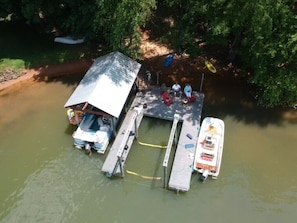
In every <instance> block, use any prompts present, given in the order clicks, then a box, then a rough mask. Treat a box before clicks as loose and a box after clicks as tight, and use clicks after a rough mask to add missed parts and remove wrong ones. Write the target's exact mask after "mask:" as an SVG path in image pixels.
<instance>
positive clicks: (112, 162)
mask: <svg viewBox="0 0 297 223" xmlns="http://www.w3.org/2000/svg"><path fill="white" fill-rule="evenodd" d="M193 95H194V96H196V101H195V102H190V103H184V102H183V100H184V98H183V97H178V96H172V97H173V103H172V104H171V105H169V106H167V105H166V104H165V103H164V102H163V100H162V88H161V87H151V88H150V89H149V90H145V91H141V92H138V93H137V95H136V97H135V99H134V101H133V103H132V105H131V109H130V110H129V112H128V113H127V114H126V117H125V119H124V121H123V124H122V126H121V128H120V130H119V132H118V135H117V137H116V139H115V141H114V143H113V145H112V147H111V149H110V152H109V154H108V156H107V158H106V160H105V162H104V164H103V167H102V171H103V172H105V173H106V175H107V176H112V175H114V174H121V175H122V176H124V171H123V170H121V166H122V164H123V163H124V162H125V159H126V157H127V155H128V153H129V150H130V147H131V145H132V143H133V140H134V138H135V137H136V136H137V128H138V126H139V125H140V122H141V119H142V117H143V115H144V116H149V117H153V118H160V119H165V120H169V121H174V120H175V119H176V117H177V116H178V117H179V121H180V122H182V128H181V132H180V134H179V138H178V143H177V149H176V151H175V158H174V160H173V166H172V169H171V173H170V177H169V180H168V181H167V179H166V181H167V182H165V187H166V188H169V189H172V190H176V191H188V190H189V189H190V182H191V176H192V172H193V167H192V165H193V161H194V153H195V148H196V143H197V139H198V132H199V128H200V121H201V113H202V108H203V101H204V94H202V93H198V92H193ZM135 109H136V110H135ZM140 110H141V112H139V111H140ZM137 111H138V112H137ZM137 114H138V115H137ZM135 120H136V121H135ZM131 123H132V124H131ZM136 126H137V127H136ZM131 133H133V134H132V135H131ZM171 138H172V137H171ZM169 140H170V141H172V139H169ZM168 143H170V142H168ZM121 153H122V156H121ZM169 153H170V152H169ZM169 155H170V154H166V156H169ZM167 158H168V157H167ZM164 162H165V159H164ZM164 175H165V174H164ZM164 178H165V177H164Z"/></svg>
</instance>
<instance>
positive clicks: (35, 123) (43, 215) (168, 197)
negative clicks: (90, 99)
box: [0, 81, 297, 223]
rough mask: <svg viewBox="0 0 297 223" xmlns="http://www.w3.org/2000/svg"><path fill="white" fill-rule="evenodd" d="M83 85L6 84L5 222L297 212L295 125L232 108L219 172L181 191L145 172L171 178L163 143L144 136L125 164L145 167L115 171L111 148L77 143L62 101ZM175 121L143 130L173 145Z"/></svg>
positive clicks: (257, 216)
mask: <svg viewBox="0 0 297 223" xmlns="http://www.w3.org/2000/svg"><path fill="white" fill-rule="evenodd" d="M74 88H75V83H65V82H63V81H56V82H51V83H38V84H37V83H35V84H30V85H27V84H26V83H24V84H23V87H22V88H21V89H18V90H5V91H2V92H0V104H1V110H2V114H1V116H0V177H1V187H0V205H1V206H0V222H3V223H4V222H5V223H18V222H22V223H26V222H28V223H32V222H42V223H43V222H51V223H52V222H65V223H68V222H69V223H70V222H71V223H75V222H77V223H82V222H127V223H128V222H142V223H144V222H149V223H151V222H171V223H175V222H176V223H180V222H220V223H225V222H226V223H232V222H241V223H245V222H247V223H250V222H270V223H273V222H275V223H279V222H286V223H290V222H295V221H296V218H297V212H296V210H297V175H296V174H295V169H296V168H297V163H296V160H297V143H296V138H297V131H296V130H297V127H296V125H294V124H289V123H286V122H282V123H281V124H275V123H268V124H267V125H265V126H263V125H259V124H257V122H253V123H246V122H245V121H237V120H236V119H235V118H234V117H233V116H232V115H231V113H230V115H228V113H227V114H226V115H224V117H223V118H222V119H223V120H224V121H225V125H226V135H225V146H224V154H223V163H222V169H221V174H220V176H219V179H218V180H215V181H214V180H211V179H209V180H208V181H207V182H206V183H205V184H201V183H200V182H198V176H197V175H194V176H193V178H192V184H191V189H190V191H189V192H187V193H181V194H178V195H177V194H175V193H174V192H172V191H168V190H164V189H163V182H162V181H161V180H151V179H146V178H143V177H140V175H141V176H159V177H163V176H162V173H163V169H162V162H163V157H164V152H165V151H164V149H158V148H151V147H144V146H141V145H139V144H138V143H137V142H135V143H134V146H133V149H132V151H131V153H130V155H129V157H128V159H127V165H126V169H127V170H129V171H131V172H133V173H136V174H126V176H125V178H124V179H120V178H115V179H108V178H106V177H105V176H104V175H103V174H102V173H101V171H100V170H101V166H102V165H103V162H104V159H105V156H102V155H99V154H94V155H93V156H91V157H89V156H86V155H85V154H84V153H83V152H80V151H77V150H75V149H74V148H73V146H72V138H71V134H72V132H73V130H74V127H72V126H69V125H68V122H67V118H66V112H65V109H64V108H63V105H64V103H65V102H66V100H67V99H68V97H69V96H70V94H71V93H72V91H73V89H74ZM233 109H234V108H233ZM212 113H213V114H215V113H216V111H215V110H214V111H212ZM204 115H207V114H204ZM170 127H171V123H170V122H167V121H160V120H159V121H156V120H153V119H149V118H145V119H144V120H143V122H142V124H141V127H140V137H139V138H140V140H141V141H143V142H147V143H154V144H159V145H164V144H166V143H167V140H168V136H169V133H170ZM137 174H138V175H137Z"/></svg>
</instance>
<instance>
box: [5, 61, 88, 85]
mask: <svg viewBox="0 0 297 223" xmlns="http://www.w3.org/2000/svg"><path fill="white" fill-rule="evenodd" d="M91 64H92V60H78V61H71V62H66V63H61V64H51V65H46V66H43V67H39V68H31V69H25V70H24V71H23V74H20V75H19V76H17V77H15V78H11V79H9V80H7V79H4V81H2V82H1V83H0V91H3V90H5V89H7V88H11V87H13V86H15V85H17V84H21V83H22V82H27V81H42V80H44V81H46V80H48V79H51V78H54V77H60V76H64V75H71V74H78V73H85V72H87V70H88V69H89V67H90V66H91Z"/></svg>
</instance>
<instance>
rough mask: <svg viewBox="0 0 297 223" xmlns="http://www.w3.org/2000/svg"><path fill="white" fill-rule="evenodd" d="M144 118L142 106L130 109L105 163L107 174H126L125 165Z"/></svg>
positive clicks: (104, 168) (103, 168)
mask: <svg viewBox="0 0 297 223" xmlns="http://www.w3.org/2000/svg"><path fill="white" fill-rule="evenodd" d="M142 118H143V112H142V108H138V107H136V108H134V109H132V110H129V111H128V113H127V114H126V116H125V119H124V121H123V123H122V125H121V127H120V130H119V131H118V134H117V136H116V138H115V140H114V142H113V144H112V146H111V149H110V151H109V153H108V155H107V157H106V159H105V161H104V163H103V166H102V169H101V171H102V172H105V173H106V176H108V177H112V176H113V175H122V176H123V174H124V171H123V165H124V163H125V161H126V159H127V157H128V154H129V151H130V149H131V146H132V143H133V141H134V138H135V137H136V136H137V130H138V127H139V125H140V123H141V120H142Z"/></svg>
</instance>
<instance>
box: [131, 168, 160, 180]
mask: <svg viewBox="0 0 297 223" xmlns="http://www.w3.org/2000/svg"><path fill="white" fill-rule="evenodd" d="M126 172H127V173H129V174H131V175H134V176H138V177H141V178H143V179H146V180H161V179H162V178H161V177H150V176H144V175H141V174H139V173H135V172H132V171H129V170H126Z"/></svg>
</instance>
